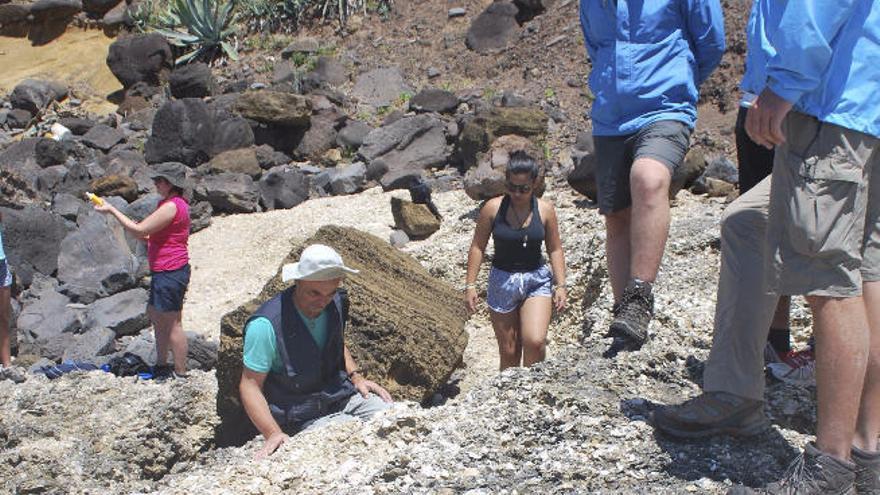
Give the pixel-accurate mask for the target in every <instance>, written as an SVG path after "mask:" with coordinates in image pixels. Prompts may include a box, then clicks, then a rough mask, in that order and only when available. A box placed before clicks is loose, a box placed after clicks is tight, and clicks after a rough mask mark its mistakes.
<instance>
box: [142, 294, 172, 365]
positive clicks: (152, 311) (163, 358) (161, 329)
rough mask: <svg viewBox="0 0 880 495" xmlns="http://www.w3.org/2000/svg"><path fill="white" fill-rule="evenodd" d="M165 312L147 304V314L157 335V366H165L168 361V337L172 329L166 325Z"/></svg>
mask: <svg viewBox="0 0 880 495" xmlns="http://www.w3.org/2000/svg"><path fill="white" fill-rule="evenodd" d="M162 315H163V313H162V312H161V311H159V310H157V309H156V308H155V307H153V306H147V316H148V317H149V318H150V323H152V324H153V334H154V335H155V337H156V366H165V365H166V364H167V363H168V339H169V333H170V329H168V328H166V327H165V324H166V322H165V320H164V319H163V318H162Z"/></svg>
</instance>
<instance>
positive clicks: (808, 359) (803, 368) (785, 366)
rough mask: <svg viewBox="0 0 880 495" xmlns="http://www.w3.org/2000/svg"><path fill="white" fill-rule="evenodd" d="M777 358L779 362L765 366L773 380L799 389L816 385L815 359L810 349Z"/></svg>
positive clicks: (790, 352) (788, 353) (791, 352)
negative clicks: (799, 387) (796, 386)
mask: <svg viewBox="0 0 880 495" xmlns="http://www.w3.org/2000/svg"><path fill="white" fill-rule="evenodd" d="M779 357H780V359H779V362H776V363H768V364H767V369H768V370H770V374H771V375H773V377H774V378H776V379H777V380H780V381H783V382H786V383H791V384H792V385H798V386H801V387H806V386H810V385H815V384H816V357H815V356H814V355H813V348H812V347H807V348H806V349H804V350H802V351H789V352H787V353H785V354H783V355H781V356H779Z"/></svg>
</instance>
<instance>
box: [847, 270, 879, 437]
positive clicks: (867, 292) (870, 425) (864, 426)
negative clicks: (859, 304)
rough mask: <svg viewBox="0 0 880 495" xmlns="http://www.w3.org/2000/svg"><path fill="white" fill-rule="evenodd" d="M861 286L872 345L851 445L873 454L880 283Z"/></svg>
mask: <svg viewBox="0 0 880 495" xmlns="http://www.w3.org/2000/svg"><path fill="white" fill-rule="evenodd" d="M862 287H863V291H862V293H863V296H862V297H863V298H864V300H865V308H866V310H867V312H868V325H869V326H870V329H871V337H870V339H871V346H870V348H869V354H868V371H867V372H866V373H865V385H864V387H863V388H862V401H861V404H860V405H859V420H858V423H857V424H856V436H855V438H854V439H853V445H855V446H856V447H858V448H860V449H862V450H866V451H869V452H873V451H876V450H877V437H878V435H880V282H865V284H864V285H863V286H862Z"/></svg>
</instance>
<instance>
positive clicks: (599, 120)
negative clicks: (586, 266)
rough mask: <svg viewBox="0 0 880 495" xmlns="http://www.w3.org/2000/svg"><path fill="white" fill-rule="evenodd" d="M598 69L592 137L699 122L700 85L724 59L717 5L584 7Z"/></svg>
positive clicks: (664, 2) (612, 0)
mask: <svg viewBox="0 0 880 495" xmlns="http://www.w3.org/2000/svg"><path fill="white" fill-rule="evenodd" d="M580 17H581V28H582V29H583V32H584V41H585V42H586V45H587V53H588V54H589V56H590V60H591V61H592V64H593V69H592V71H591V72H590V89H592V91H593V94H594V95H595V97H596V99H595V101H594V102H593V109H592V114H591V117H592V120H593V134H595V135H598V136H620V135H625V134H632V133H634V132H636V131H638V130H639V129H641V128H642V127H644V126H645V125H647V124H650V123H652V122H656V121H658V120H677V121H680V122H684V123H685V124H687V125H688V126H690V127H691V128H693V127H694V124H696V121H697V108H696V103H697V98H698V97H699V91H698V87H699V85H700V84H701V83H702V82H703V81H704V80H705V79H706V78H707V77H709V74H711V73H712V71H713V70H714V69H715V66H717V65H718V62H719V61H721V56H722V55H723V54H724V19H723V15H722V12H721V5H720V4H719V1H718V0H581V3H580Z"/></svg>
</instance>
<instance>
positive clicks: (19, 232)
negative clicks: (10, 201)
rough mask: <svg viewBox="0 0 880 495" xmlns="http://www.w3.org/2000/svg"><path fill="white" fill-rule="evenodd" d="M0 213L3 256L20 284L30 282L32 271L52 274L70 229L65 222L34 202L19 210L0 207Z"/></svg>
mask: <svg viewBox="0 0 880 495" xmlns="http://www.w3.org/2000/svg"><path fill="white" fill-rule="evenodd" d="M0 212H2V213H3V244H4V247H5V248H6V256H7V258H8V259H9V263H10V264H11V265H12V266H13V267H15V272H16V274H17V275H18V278H19V280H20V281H21V282H22V283H23V284H24V286H25V287H27V286H29V285H30V284H31V281H32V279H33V277H34V274H36V273H41V274H43V275H46V276H52V275H54V274H55V271H56V270H57V269H58V255H59V253H60V250H61V241H62V240H63V239H64V238H65V237H66V236H67V233H68V232H69V231H70V227H68V225H67V222H65V221H64V219H63V218H61V217H60V216H59V215H56V214H54V213H51V212H49V211H46V210H44V209H43V208H41V207H40V206H37V205H28V206H25V207H24V208H23V209H20V210H13V209H8V208H0Z"/></svg>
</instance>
